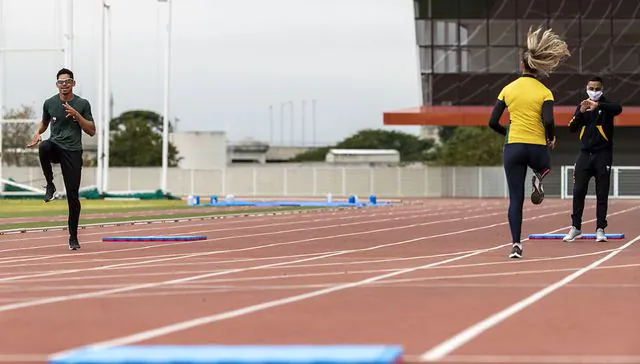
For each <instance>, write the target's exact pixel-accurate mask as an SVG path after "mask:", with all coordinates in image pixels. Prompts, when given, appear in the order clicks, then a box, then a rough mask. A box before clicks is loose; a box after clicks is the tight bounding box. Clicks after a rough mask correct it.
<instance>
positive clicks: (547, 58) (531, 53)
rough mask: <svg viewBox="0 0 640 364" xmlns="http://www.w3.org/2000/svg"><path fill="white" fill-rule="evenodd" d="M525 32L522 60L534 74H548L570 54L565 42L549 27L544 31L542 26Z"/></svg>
mask: <svg viewBox="0 0 640 364" xmlns="http://www.w3.org/2000/svg"><path fill="white" fill-rule="evenodd" d="M532 29H533V28H529V33H528V34H527V49H526V50H525V52H524V54H523V56H522V61H523V62H524V65H525V67H526V68H527V69H528V70H530V71H532V72H533V73H535V74H539V75H543V76H548V75H549V74H550V73H551V72H553V71H554V70H555V69H556V68H557V67H558V66H559V65H560V62H563V61H564V60H565V59H566V58H568V57H570V56H571V53H570V52H569V48H568V46H567V43H566V42H565V41H564V40H562V39H561V38H560V37H559V36H558V35H557V34H555V33H554V32H553V31H552V30H551V29H547V30H545V31H544V32H543V31H542V28H538V29H537V30H535V31H533V30H532Z"/></svg>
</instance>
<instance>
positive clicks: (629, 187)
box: [561, 166, 640, 198]
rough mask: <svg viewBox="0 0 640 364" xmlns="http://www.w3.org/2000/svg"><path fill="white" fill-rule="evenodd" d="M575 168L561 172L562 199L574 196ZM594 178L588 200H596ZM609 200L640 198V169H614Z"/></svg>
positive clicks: (564, 167) (565, 167)
mask: <svg viewBox="0 0 640 364" xmlns="http://www.w3.org/2000/svg"><path fill="white" fill-rule="evenodd" d="M573 171H574V168H573V166H563V167H562V170H561V181H562V183H561V197H562V198H571V197H572V195H573V185H574V183H573ZM595 192H596V185H595V180H594V178H592V179H591V181H590V182H589V189H588V190H587V197H588V198H595V194H596V193H595ZM609 196H610V197H609V198H640V167H626V166H625V167H612V168H611V176H610V183H609Z"/></svg>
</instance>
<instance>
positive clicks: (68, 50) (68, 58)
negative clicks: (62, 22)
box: [64, 0, 74, 70]
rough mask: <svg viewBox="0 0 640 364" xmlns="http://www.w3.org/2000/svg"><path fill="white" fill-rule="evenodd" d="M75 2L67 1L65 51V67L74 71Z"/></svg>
mask: <svg viewBox="0 0 640 364" xmlns="http://www.w3.org/2000/svg"><path fill="white" fill-rule="evenodd" d="M73 21H74V20H73V0H67V34H66V35H65V38H66V47H65V50H64V65H65V67H66V68H68V69H70V70H73Z"/></svg>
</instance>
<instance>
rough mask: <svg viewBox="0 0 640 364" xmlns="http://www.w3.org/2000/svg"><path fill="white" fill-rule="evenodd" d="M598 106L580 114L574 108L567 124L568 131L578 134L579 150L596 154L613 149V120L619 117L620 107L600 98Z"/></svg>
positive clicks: (615, 103)
mask: <svg viewBox="0 0 640 364" xmlns="http://www.w3.org/2000/svg"><path fill="white" fill-rule="evenodd" d="M598 102H599V106H598V108H597V109H595V110H593V111H586V112H584V113H581V112H580V106H578V107H577V108H576V112H575V113H574V115H573V118H572V119H571V121H570V122H569V129H570V130H571V131H572V132H574V133H577V132H580V150H582V151H584V152H587V153H596V152H598V151H601V150H612V148H613V134H614V133H613V119H614V117H615V116H617V115H620V113H621V112H622V106H620V104H619V103H617V102H614V101H610V100H608V99H607V98H605V97H604V95H603V96H602V97H600V100H598Z"/></svg>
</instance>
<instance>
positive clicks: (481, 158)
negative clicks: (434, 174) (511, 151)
mask: <svg viewBox="0 0 640 364" xmlns="http://www.w3.org/2000/svg"><path fill="white" fill-rule="evenodd" d="M503 146H504V137H503V136H502V135H499V134H497V133H496V132H495V131H493V130H492V129H490V128H488V127H481V126H473V127H458V128H456V129H455V130H454V131H453V133H452V134H451V136H450V137H449V138H448V140H447V141H446V142H444V143H442V144H441V145H439V146H438V147H437V148H436V150H435V153H434V157H435V164H437V165H446V166H453V165H455V166H497V165H500V164H501V163H502V148H503Z"/></svg>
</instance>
